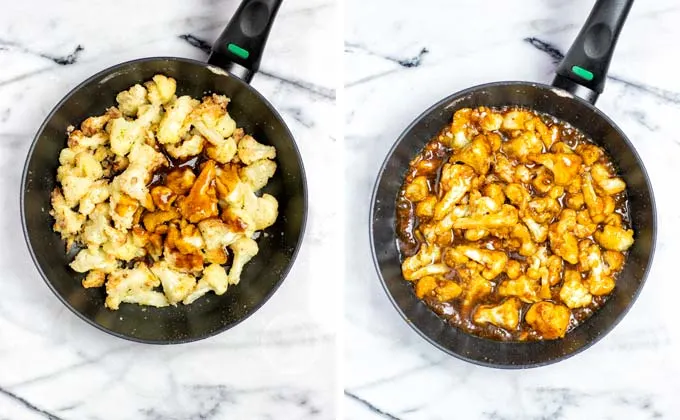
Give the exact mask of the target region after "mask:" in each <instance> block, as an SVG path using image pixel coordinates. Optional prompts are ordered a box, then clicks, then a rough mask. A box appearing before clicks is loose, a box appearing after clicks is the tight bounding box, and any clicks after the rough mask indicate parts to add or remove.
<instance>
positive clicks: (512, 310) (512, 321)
mask: <svg viewBox="0 0 680 420" xmlns="http://www.w3.org/2000/svg"><path fill="white" fill-rule="evenodd" d="M520 307H521V303H520V302H519V300H518V299H517V298H512V297H511V298H509V299H506V300H505V301H503V303H501V304H500V305H497V306H491V305H482V306H480V307H478V308H477V309H476V310H475V313H474V315H473V318H472V319H473V320H474V321H475V323H477V324H486V323H490V324H493V325H495V326H497V327H501V328H505V329H508V330H514V329H515V328H517V326H518V325H519V310H520Z"/></svg>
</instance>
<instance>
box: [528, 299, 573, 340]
mask: <svg viewBox="0 0 680 420" xmlns="http://www.w3.org/2000/svg"><path fill="white" fill-rule="evenodd" d="M570 316H571V311H569V308H567V307H566V306H563V305H556V304H554V303H551V302H547V301H543V302H538V303H534V304H533V305H531V307H530V308H529V310H528V311H527V314H526V316H525V317H524V319H525V320H526V322H527V323H528V324H529V325H531V327H532V328H533V329H534V330H536V331H537V332H538V333H539V334H541V336H542V337H543V338H544V339H546V340H552V339H555V338H561V337H564V335H565V334H566V333H567V328H569V319H570Z"/></svg>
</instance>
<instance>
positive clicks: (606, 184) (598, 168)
mask: <svg viewBox="0 0 680 420" xmlns="http://www.w3.org/2000/svg"><path fill="white" fill-rule="evenodd" d="M590 173H591V175H592V177H593V180H594V181H595V182H596V183H597V185H598V187H600V189H601V190H602V191H603V192H604V193H605V194H607V195H615V194H618V193H620V192H623V191H624V190H625V189H626V183H625V182H623V180H622V179H621V178H617V177H615V176H614V175H613V174H612V173H611V171H610V170H609V168H608V167H607V166H605V165H603V164H601V163H596V164H594V165H593V166H592V167H591V168H590Z"/></svg>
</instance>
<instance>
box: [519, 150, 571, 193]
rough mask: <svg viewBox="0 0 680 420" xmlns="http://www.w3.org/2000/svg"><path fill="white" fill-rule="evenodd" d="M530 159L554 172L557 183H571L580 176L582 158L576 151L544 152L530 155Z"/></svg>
mask: <svg viewBox="0 0 680 420" xmlns="http://www.w3.org/2000/svg"><path fill="white" fill-rule="evenodd" d="M529 160H531V161H532V162H536V163H538V164H539V165H543V166H544V167H546V168H548V169H549V170H550V172H552V174H553V177H554V179H555V184H556V185H569V184H570V183H571V181H572V180H573V179H574V178H576V176H578V173H579V170H580V169H581V162H582V159H581V157H580V156H579V155H577V154H575V153H542V154H539V155H530V156H529Z"/></svg>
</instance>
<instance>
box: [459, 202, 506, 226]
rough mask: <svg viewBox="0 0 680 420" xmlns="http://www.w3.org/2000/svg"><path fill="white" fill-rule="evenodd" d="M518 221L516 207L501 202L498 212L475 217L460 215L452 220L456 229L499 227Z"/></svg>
mask: <svg viewBox="0 0 680 420" xmlns="http://www.w3.org/2000/svg"><path fill="white" fill-rule="evenodd" d="M518 221H519V217H518V213H517V209H516V208H515V207H514V206H511V205H508V204H503V205H502V206H501V209H500V211H499V212H498V213H494V214H488V215H484V216H476V217H461V218H458V219H456V220H454V222H453V227H454V228H456V229H485V230H489V229H499V228H506V227H508V228H509V227H512V226H514V225H515V224H517V222H518Z"/></svg>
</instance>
